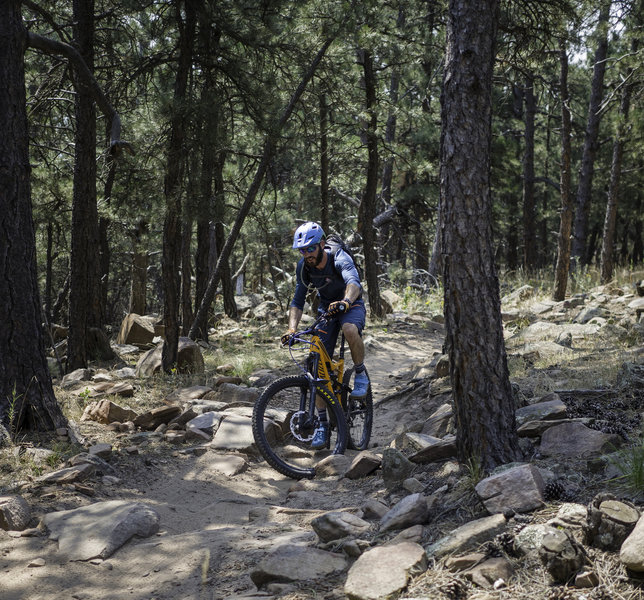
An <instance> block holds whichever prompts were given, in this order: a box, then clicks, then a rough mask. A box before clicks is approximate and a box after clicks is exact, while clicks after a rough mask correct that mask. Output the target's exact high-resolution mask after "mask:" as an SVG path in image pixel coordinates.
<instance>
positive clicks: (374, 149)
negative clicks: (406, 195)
mask: <svg viewBox="0 0 644 600" xmlns="http://www.w3.org/2000/svg"><path fill="white" fill-rule="evenodd" d="M360 54H361V58H362V67H363V72H364V83H365V93H366V110H367V114H368V115H369V124H368V127H367V130H366V132H365V133H366V138H367V154H368V162H367V183H366V186H365V191H364V194H363V196H362V202H361V203H360V215H361V216H362V219H361V222H362V227H360V225H359V226H358V230H359V231H360V233H361V234H362V248H363V252H364V262H365V268H364V272H365V278H366V280H367V293H368V296H369V310H370V312H371V314H372V316H374V317H379V318H382V317H384V316H385V313H384V309H383V306H382V303H381V302H380V287H379V285H378V251H377V249H376V230H375V229H374V227H373V220H374V218H375V216H376V213H377V209H376V191H377V188H378V136H377V131H376V128H377V125H378V121H377V115H376V108H377V107H376V79H375V75H374V72H373V56H372V55H371V53H370V52H369V51H368V50H362V51H361V52H360Z"/></svg>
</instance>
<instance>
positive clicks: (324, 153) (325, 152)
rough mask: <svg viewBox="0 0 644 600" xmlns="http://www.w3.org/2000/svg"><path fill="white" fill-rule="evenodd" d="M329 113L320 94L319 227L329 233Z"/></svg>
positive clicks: (322, 95)
mask: <svg viewBox="0 0 644 600" xmlns="http://www.w3.org/2000/svg"><path fill="white" fill-rule="evenodd" d="M328 128H329V111H328V107H327V105H326V96H325V94H324V93H321V94H320V225H321V226H322V229H323V230H324V231H329V142H328Z"/></svg>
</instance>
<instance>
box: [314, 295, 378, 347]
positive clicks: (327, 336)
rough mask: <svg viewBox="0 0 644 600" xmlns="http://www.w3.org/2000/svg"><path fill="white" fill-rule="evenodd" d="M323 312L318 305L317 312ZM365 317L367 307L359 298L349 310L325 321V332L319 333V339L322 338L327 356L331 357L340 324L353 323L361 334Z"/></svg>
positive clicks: (323, 309) (324, 310)
mask: <svg viewBox="0 0 644 600" xmlns="http://www.w3.org/2000/svg"><path fill="white" fill-rule="evenodd" d="M325 312H326V309H325V308H322V307H320V308H319V309H318V314H324V313H325ZM366 318H367V309H366V308H365V305H364V301H363V300H362V299H359V300H356V301H355V302H354V303H353V304H352V305H351V308H350V309H349V312H347V313H345V314H343V315H340V316H339V317H335V318H334V319H329V320H328V321H327V323H326V325H325V326H324V331H325V332H326V333H323V334H321V335H320V339H321V340H322V343H323V344H324V347H325V348H326V351H327V352H328V353H329V356H331V357H333V351H334V349H335V344H336V342H337V341H338V335H339V334H340V329H341V328H342V325H344V324H345V323H353V324H354V325H355V326H356V327H357V328H358V333H360V335H362V330H363V329H364V326H365V321H366Z"/></svg>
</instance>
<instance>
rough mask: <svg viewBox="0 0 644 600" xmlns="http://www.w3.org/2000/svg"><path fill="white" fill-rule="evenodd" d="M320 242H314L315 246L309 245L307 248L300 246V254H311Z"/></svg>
mask: <svg viewBox="0 0 644 600" xmlns="http://www.w3.org/2000/svg"><path fill="white" fill-rule="evenodd" d="M319 245H320V244H313V246H308V247H306V248H300V254H311V252H315V251H316V250H317V248H318V246H319Z"/></svg>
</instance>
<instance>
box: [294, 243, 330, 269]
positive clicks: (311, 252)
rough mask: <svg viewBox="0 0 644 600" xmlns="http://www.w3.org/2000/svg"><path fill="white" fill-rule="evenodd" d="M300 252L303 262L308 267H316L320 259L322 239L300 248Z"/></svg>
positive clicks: (322, 249) (322, 247) (322, 245)
mask: <svg viewBox="0 0 644 600" xmlns="http://www.w3.org/2000/svg"><path fill="white" fill-rule="evenodd" d="M300 252H301V253H302V255H303V256H304V262H306V264H307V265H308V266H309V267H317V266H318V265H319V264H320V262H321V261H322V257H323V252H324V241H321V242H320V243H319V244H314V245H312V246H309V247H308V248H302V249H301V250H300Z"/></svg>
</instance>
